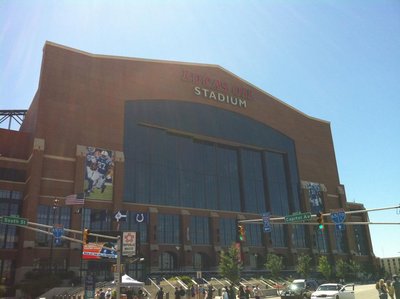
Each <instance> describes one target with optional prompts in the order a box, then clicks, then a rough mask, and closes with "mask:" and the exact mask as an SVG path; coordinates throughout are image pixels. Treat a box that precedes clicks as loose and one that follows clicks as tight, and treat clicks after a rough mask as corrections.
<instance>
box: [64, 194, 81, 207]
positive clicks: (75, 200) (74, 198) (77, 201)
mask: <svg viewBox="0 0 400 299" xmlns="http://www.w3.org/2000/svg"><path fill="white" fill-rule="evenodd" d="M65 204H66V205H83V204H85V193H78V194H71V195H68V196H66V197H65Z"/></svg>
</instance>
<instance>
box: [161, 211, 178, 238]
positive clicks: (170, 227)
mask: <svg viewBox="0 0 400 299" xmlns="http://www.w3.org/2000/svg"><path fill="white" fill-rule="evenodd" d="M179 232H180V219H179V215H166V214H159V215H158V226H157V241H158V243H165V244H179V243H180V234H179Z"/></svg>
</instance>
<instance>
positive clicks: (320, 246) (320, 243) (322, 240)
mask: <svg viewBox="0 0 400 299" xmlns="http://www.w3.org/2000/svg"><path fill="white" fill-rule="evenodd" d="M326 234H327V233H326V232H325V230H321V229H318V228H316V229H315V231H314V238H313V240H314V244H313V248H314V249H316V250H318V252H323V253H326V252H328V244H327V237H328V236H327V235H326Z"/></svg>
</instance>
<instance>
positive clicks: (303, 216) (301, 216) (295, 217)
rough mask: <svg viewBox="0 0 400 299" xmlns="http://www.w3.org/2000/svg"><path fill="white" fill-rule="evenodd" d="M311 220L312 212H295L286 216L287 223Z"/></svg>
mask: <svg viewBox="0 0 400 299" xmlns="http://www.w3.org/2000/svg"><path fill="white" fill-rule="evenodd" d="M309 220H311V213H310V212H307V213H293V214H292V215H288V216H285V222H286V223H292V222H303V221H309Z"/></svg>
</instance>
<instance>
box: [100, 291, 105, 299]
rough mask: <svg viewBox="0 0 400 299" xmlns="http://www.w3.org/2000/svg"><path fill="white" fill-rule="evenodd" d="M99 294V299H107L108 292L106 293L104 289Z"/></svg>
mask: <svg viewBox="0 0 400 299" xmlns="http://www.w3.org/2000/svg"><path fill="white" fill-rule="evenodd" d="M99 292H100V293H99V298H100V299H106V292H104V291H103V289H100V290H99Z"/></svg>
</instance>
